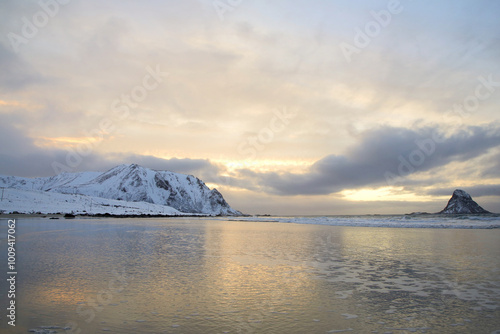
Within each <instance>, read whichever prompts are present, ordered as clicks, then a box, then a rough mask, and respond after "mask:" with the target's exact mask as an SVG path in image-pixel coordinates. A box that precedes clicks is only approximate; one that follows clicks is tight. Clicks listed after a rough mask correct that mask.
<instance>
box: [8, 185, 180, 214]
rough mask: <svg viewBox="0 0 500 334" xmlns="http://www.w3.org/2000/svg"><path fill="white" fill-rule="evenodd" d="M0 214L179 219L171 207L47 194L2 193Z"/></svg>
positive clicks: (23, 191) (11, 190) (25, 191)
mask: <svg viewBox="0 0 500 334" xmlns="http://www.w3.org/2000/svg"><path fill="white" fill-rule="evenodd" d="M0 192H2V193H3V194H2V200H1V201H0V213H1V212H5V213H12V212H19V213H42V214H55V213H73V214H76V215H83V214H89V215H97V214H110V215H163V216H182V215H187V214H186V213H182V212H179V211H177V210H175V209H174V208H172V207H170V206H165V205H158V204H150V203H145V202H125V201H117V200H112V199H107V198H99V197H90V196H84V195H71V194H59V193H54V192H47V191H32V190H19V189H12V188H7V189H3V191H0Z"/></svg>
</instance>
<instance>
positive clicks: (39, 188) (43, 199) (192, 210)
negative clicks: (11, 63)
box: [0, 164, 490, 217]
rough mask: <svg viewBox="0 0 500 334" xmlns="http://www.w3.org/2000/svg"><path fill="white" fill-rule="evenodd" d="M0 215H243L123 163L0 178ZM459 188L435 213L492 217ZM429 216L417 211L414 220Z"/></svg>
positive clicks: (206, 194)
mask: <svg viewBox="0 0 500 334" xmlns="http://www.w3.org/2000/svg"><path fill="white" fill-rule="evenodd" d="M0 192H1V193H0V196H1V198H0V214H1V213H7V214H12V213H19V214H73V215H88V216H115V217H130V216H131V217H136V216H163V217H165V216H168V217H170V216H192V215H194V216H242V215H243V214H242V213H241V212H240V211H238V210H235V209H233V208H231V206H230V205H229V204H228V203H227V202H226V200H225V199H224V197H223V196H222V194H221V193H220V192H219V191H218V190H217V189H209V188H208V187H207V186H206V185H205V183H204V182H203V181H202V180H200V179H199V178H197V177H195V176H193V175H185V174H179V173H173V172H170V171H157V170H153V169H149V168H145V167H142V166H139V165H137V164H125V165H119V166H116V167H114V168H112V169H110V170H108V171H106V172H79V173H61V174H59V175H56V176H52V177H43V178H24V177H17V176H3V175H0ZM488 213H490V212H489V211H487V210H485V209H483V208H482V207H481V206H480V205H479V204H477V203H476V202H475V201H474V200H473V199H472V197H471V196H470V195H469V194H468V193H467V192H466V191H464V190H461V189H456V190H455V191H454V192H453V195H452V197H451V198H450V200H449V201H448V204H447V205H446V207H445V208H444V209H443V210H441V211H440V212H437V213H436V214H488ZM422 214H430V213H427V212H414V213H411V215H422Z"/></svg>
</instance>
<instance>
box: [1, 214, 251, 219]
mask: <svg viewBox="0 0 500 334" xmlns="http://www.w3.org/2000/svg"><path fill="white" fill-rule="evenodd" d="M211 217H248V216H246V215H241V216H225V215H206V214H201V213H200V214H185V215H162V214H138V215H134V214H110V213H97V214H76V215H72V214H70V215H69V214H67V213H48V214H44V213H13V214H6V213H2V214H0V219H21V218H48V219H75V218H211Z"/></svg>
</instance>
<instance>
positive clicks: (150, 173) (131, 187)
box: [0, 164, 241, 215]
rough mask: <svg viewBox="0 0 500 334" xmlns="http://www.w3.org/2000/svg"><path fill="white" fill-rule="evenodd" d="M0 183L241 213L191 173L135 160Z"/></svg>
mask: <svg viewBox="0 0 500 334" xmlns="http://www.w3.org/2000/svg"><path fill="white" fill-rule="evenodd" d="M0 187H4V188H14V189H20V190H26V191H43V192H53V193H60V194H79V195H85V196H90V197H97V198H106V199H113V200H121V201H127V202H146V203H152V204H157V205H163V206H170V207H172V208H174V209H176V210H178V211H180V212H185V213H201V214H209V215H241V212H239V211H237V210H234V209H232V208H231V207H230V206H229V204H228V203H227V202H226V201H225V200H224V197H222V195H221V193H220V192H219V191H217V189H212V190H210V189H209V188H208V187H207V186H206V185H205V183H203V181H201V180H200V179H198V178H196V177H194V176H192V175H184V174H179V173H173V172H169V171H156V170H152V169H149V168H145V167H142V166H139V165H136V164H131V165H119V166H116V167H114V168H112V169H110V170H108V171H107V172H104V173H100V172H81V173H61V174H59V175H56V176H52V177H45V178H33V179H32V178H22V177H15V176H0ZM0 205H1V204H0ZM0 209H1V208H0Z"/></svg>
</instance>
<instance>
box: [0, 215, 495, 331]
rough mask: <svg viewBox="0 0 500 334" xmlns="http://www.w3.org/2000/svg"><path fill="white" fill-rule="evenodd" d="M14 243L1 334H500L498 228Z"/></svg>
mask: <svg viewBox="0 0 500 334" xmlns="http://www.w3.org/2000/svg"><path fill="white" fill-rule="evenodd" d="M0 223H1V227H0V238H1V239H0V240H1V244H0V248H1V249H0V251H1V257H0V261H1V263H0V268H1V271H2V272H3V274H2V277H7V274H6V273H7V271H8V270H7V249H6V247H7V245H6V239H7V220H1V221H0ZM16 236H17V239H16V252H17V259H16V262H17V270H18V275H17V282H16V305H17V314H16V315H17V319H16V327H15V328H13V327H11V326H8V325H7V320H6V314H7V311H6V307H7V302H8V298H7V292H8V286H7V282H6V280H5V279H2V280H1V281H0V300H1V305H0V306H1V308H0V310H4V311H0V312H1V313H2V314H1V316H2V321H1V323H0V332H2V333H3V332H5V333H27V331H28V330H29V329H35V328H40V326H60V327H71V328H72V329H66V330H65V329H63V328H59V329H55V330H56V331H57V332H58V333H77V332H78V330H79V329H80V330H81V333H101V332H111V333H343V332H346V333H412V332H416V333H500V230H498V229H496V230H462V229H458V230H456V229H452V230H450V229H423V228H422V229H412V228H405V229H397V228H375V227H342V226H320V225H299V224H286V223H273V222H234V221H224V220H207V219H148V220H138V219H102V220H98V219H95V220H94V219H75V220H47V219H18V220H17V231H16Z"/></svg>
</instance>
